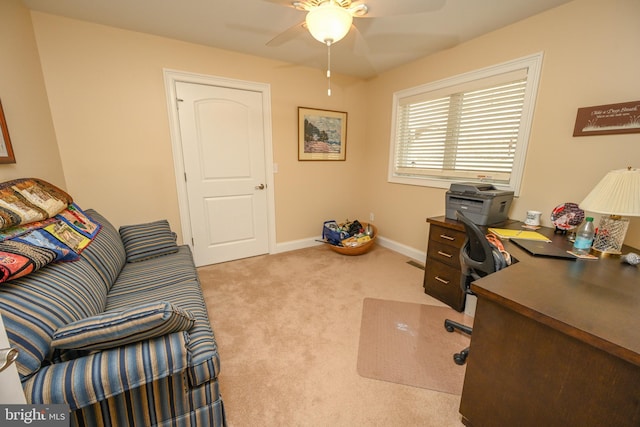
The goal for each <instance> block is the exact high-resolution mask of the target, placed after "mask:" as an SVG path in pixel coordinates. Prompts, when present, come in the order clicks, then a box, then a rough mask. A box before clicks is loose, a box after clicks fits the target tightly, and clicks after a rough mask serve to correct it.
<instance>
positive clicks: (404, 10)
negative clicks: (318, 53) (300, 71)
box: [266, 0, 446, 96]
mask: <svg viewBox="0 0 640 427" xmlns="http://www.w3.org/2000/svg"><path fill="white" fill-rule="evenodd" d="M266 1H268V2H271V3H276V4H280V5H283V6H289V7H293V8H295V9H298V10H301V11H306V12H307V15H306V18H305V20H304V21H303V22H300V23H298V24H296V25H294V26H293V27H291V28H289V29H288V30H286V31H284V32H283V33H281V34H279V35H278V36H276V37H274V38H273V39H272V40H270V41H269V42H268V43H267V45H268V46H269V45H271V46H275V45H278V44H282V43H284V42H286V41H288V40H290V39H291V38H293V37H295V36H297V35H298V33H300V32H301V30H303V29H306V30H307V31H309V33H310V34H311V35H312V36H313V38H315V39H316V40H318V41H319V42H321V43H323V44H326V45H327V79H328V83H329V88H328V91H327V93H328V95H329V96H331V45H332V44H334V43H337V42H339V41H340V40H342V39H343V38H344V37H345V36H346V35H347V34H348V33H349V31H350V30H351V29H353V30H354V31H355V32H356V35H357V36H360V33H359V31H358V29H357V28H356V27H355V25H354V24H353V18H365V17H366V18H379V17H384V16H394V15H407V14H415V13H423V12H428V11H432V10H435V9H439V8H440V7H442V5H443V4H444V3H445V1H446V0H395V1H393V0H355V1H352V0H298V1H291V0H266Z"/></svg>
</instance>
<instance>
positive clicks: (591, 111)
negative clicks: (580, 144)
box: [573, 101, 640, 136]
mask: <svg viewBox="0 0 640 427" xmlns="http://www.w3.org/2000/svg"><path fill="white" fill-rule="evenodd" d="M620 133H640V101H633V102H623V103H621V104H608V105H598V106H597V107H585V108H578V115H577V117H576V125H575V127H574V128H573V136H588V135H613V134H620Z"/></svg>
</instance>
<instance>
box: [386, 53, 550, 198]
mask: <svg viewBox="0 0 640 427" xmlns="http://www.w3.org/2000/svg"><path fill="white" fill-rule="evenodd" d="M531 68H532V67H531V64H529V63H523V60H518V61H516V62H515V63H509V64H503V65H501V66H496V67H493V68H491V69H484V70H480V71H477V72H474V73H468V74H466V75H463V76H459V77H455V78H452V79H449V80H446V81H441V82H438V83H436V84H432V85H425V86H421V87H419V88H413V89H410V90H408V91H404V92H400V93H396V94H395V95H394V111H395V117H394V124H393V130H392V141H391V145H392V147H391V149H392V151H391V162H392V163H391V164H390V168H389V169H390V177H389V180H390V181H391V182H400V183H408V184H417V185H434V183H435V186H439V187H448V186H449V185H450V183H451V182H453V181H458V182H459V181H472V182H490V183H493V184H495V185H496V186H497V187H503V188H505V189H507V188H508V189H511V190H514V191H516V193H517V187H518V186H519V181H520V177H521V172H522V169H523V168H522V165H523V158H524V153H525V152H526V140H527V139H528V129H529V127H530V125H529V123H530V119H531V111H532V110H533V104H532V102H533V98H534V97H533V96H532V92H534V90H533V89H534V87H533V86H532V85H533V84H534V83H535V85H536V86H537V74H536V75H535V76H533V77H532V74H533V73H532V71H536V72H538V71H539V67H536V70H532V69H531ZM514 174H516V175H517V176H514Z"/></svg>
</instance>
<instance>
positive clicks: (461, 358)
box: [453, 350, 469, 365]
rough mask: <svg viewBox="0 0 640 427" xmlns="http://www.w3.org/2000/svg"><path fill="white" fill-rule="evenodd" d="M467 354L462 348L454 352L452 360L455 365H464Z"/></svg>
mask: <svg viewBox="0 0 640 427" xmlns="http://www.w3.org/2000/svg"><path fill="white" fill-rule="evenodd" d="M468 355H469V353H468V352H465V351H464V350H463V351H461V352H460V353H456V354H454V355H453V361H454V362H456V365H464V364H465V363H467V356H468Z"/></svg>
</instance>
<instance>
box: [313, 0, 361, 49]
mask: <svg viewBox="0 0 640 427" xmlns="http://www.w3.org/2000/svg"><path fill="white" fill-rule="evenodd" d="M305 21H306V23H307V28H308V29H309V32H310V33H311V35H312V36H313V38H314V39H316V40H318V41H319V42H321V43H336V42H338V41H340V40H342V39H343V38H344V36H346V35H347V33H348V32H349V29H350V28H351V23H352V22H353V16H352V15H351V13H350V12H349V11H348V10H347V9H345V8H343V7H340V6H339V5H337V4H336V3H335V2H334V1H333V0H331V1H326V2H324V3H322V4H320V5H319V6H317V7H314V8H313V9H311V10H310V11H309V12H308V13H307V18H306V19H305Z"/></svg>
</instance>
